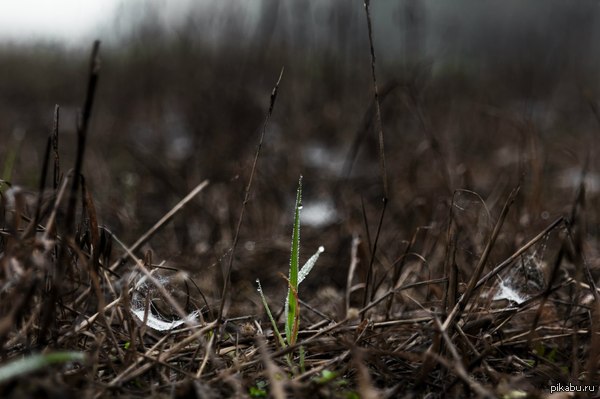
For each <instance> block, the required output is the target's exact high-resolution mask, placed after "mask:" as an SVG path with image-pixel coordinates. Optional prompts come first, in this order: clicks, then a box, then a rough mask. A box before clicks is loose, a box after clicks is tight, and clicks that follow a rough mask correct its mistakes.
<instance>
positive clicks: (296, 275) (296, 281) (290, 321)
mask: <svg viewBox="0 0 600 399" xmlns="http://www.w3.org/2000/svg"><path fill="white" fill-rule="evenodd" d="M301 209H302V176H300V180H299V181H298V190H297V192H296V206H295V207H294V227H293V229H292V245H291V254H290V265H289V277H288V278H287V281H288V292H287V295H286V298H285V340H284V339H283V337H282V336H281V333H280V332H279V329H278V328H277V323H275V319H274V318H273V314H272V313H271V310H270V309H269V305H268V304H267V300H266V298H265V296H264V294H263V290H262V286H261V285H260V280H259V279H256V283H257V285H258V292H259V294H260V296H261V300H262V303H263V306H264V307H265V310H266V312H267V316H268V317H269V320H270V321H271V324H272V325H273V332H274V334H275V336H276V337H277V339H278V341H279V343H280V344H281V346H282V347H285V346H287V345H294V344H295V343H296V340H297V338H298V330H299V324H300V312H299V307H298V302H299V301H298V286H299V285H300V283H301V282H302V281H303V280H304V279H305V278H306V277H307V276H308V274H309V273H310V271H311V270H312V268H313V267H314V265H315V263H316V262H317V259H319V255H321V253H323V251H325V248H323V247H322V246H321V247H319V249H318V250H317V252H315V254H314V255H313V256H311V257H310V259H308V261H307V262H306V263H305V264H304V266H302V268H299V267H298V265H299V259H300V210H301Z"/></svg>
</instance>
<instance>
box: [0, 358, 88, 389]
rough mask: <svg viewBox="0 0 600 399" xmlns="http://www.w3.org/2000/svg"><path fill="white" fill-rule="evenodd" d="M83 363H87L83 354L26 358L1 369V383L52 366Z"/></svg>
mask: <svg viewBox="0 0 600 399" xmlns="http://www.w3.org/2000/svg"><path fill="white" fill-rule="evenodd" d="M83 361H85V354H84V353H81V352H54V353H47V354H45V355H33V356H29V357H24V358H22V359H18V360H14V361H12V362H10V363H8V364H6V365H4V366H2V367H0V383H4V382H5V381H8V380H10V379H12V378H15V377H20V376H23V375H26V374H29V373H31V372H34V371H37V370H40V369H42V368H45V367H48V366H50V365H52V364H57V363H66V362H83Z"/></svg>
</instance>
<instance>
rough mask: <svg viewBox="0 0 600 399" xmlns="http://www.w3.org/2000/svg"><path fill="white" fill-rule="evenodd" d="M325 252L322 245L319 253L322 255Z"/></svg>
mask: <svg viewBox="0 0 600 399" xmlns="http://www.w3.org/2000/svg"><path fill="white" fill-rule="evenodd" d="M323 252H325V247H324V246H322V245H321V246H320V247H319V253H320V254H321V253H323Z"/></svg>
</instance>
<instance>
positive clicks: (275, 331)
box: [256, 279, 286, 348]
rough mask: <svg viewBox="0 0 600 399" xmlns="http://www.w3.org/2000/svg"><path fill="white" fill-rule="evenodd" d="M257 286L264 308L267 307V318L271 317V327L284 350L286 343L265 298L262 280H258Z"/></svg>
mask: <svg viewBox="0 0 600 399" xmlns="http://www.w3.org/2000/svg"><path fill="white" fill-rule="evenodd" d="M256 284H257V285H258V289H257V290H258V293H259V294H260V299H261V300H262V303H263V306H264V307H265V311H266V312H267V316H269V320H270V321H271V325H272V326H273V334H275V336H276V337H277V340H278V341H279V343H280V344H281V347H282V348H285V346H286V345H285V341H284V340H283V337H282V336H281V333H280V332H279V329H278V328H277V323H276V322H275V318H274V317H273V314H272V313H271V309H270V308H269V304H268V303H267V298H265V294H263V289H262V285H260V280H259V279H256Z"/></svg>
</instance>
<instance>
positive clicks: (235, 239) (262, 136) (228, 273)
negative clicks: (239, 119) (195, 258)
mask: <svg viewBox="0 0 600 399" xmlns="http://www.w3.org/2000/svg"><path fill="white" fill-rule="evenodd" d="M282 77H283V68H281V72H280V73H279V78H278V79H277V83H275V87H274V88H273V91H272V92H271V101H270V104H269V110H268V111H267V115H266V117H265V120H264V122H263V126H262V130H261V133H260V139H259V140H258V147H257V148H256V153H255V154H254V160H253V161H252V168H251V169H250V177H249V178H248V185H247V186H246V191H245V193H244V201H243V202H242V209H241V210H240V216H239V218H238V222H237V226H236V229H235V235H234V236H233V243H232V245H231V253H230V255H229V263H228V265H227V271H226V273H225V279H224V281H223V290H222V292H221V303H220V305H219V314H218V316H217V321H218V323H221V322H222V320H223V310H224V307H225V295H227V291H228V289H229V280H230V278H231V269H232V267H233V257H234V255H235V249H236V247H237V244H238V240H239V236H240V229H241V227H242V220H243V219H244V211H245V210H246V204H247V203H248V201H249V200H250V189H251V188H252V182H253V181H254V174H255V172H256V166H257V164H258V157H259V156H260V150H261V148H262V145H263V141H264V139H265V134H266V131H267V125H268V124H269V120H270V119H271V115H272V114H273V108H274V107H275V101H276V100H277V93H278V91H279V83H281V78H282Z"/></svg>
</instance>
